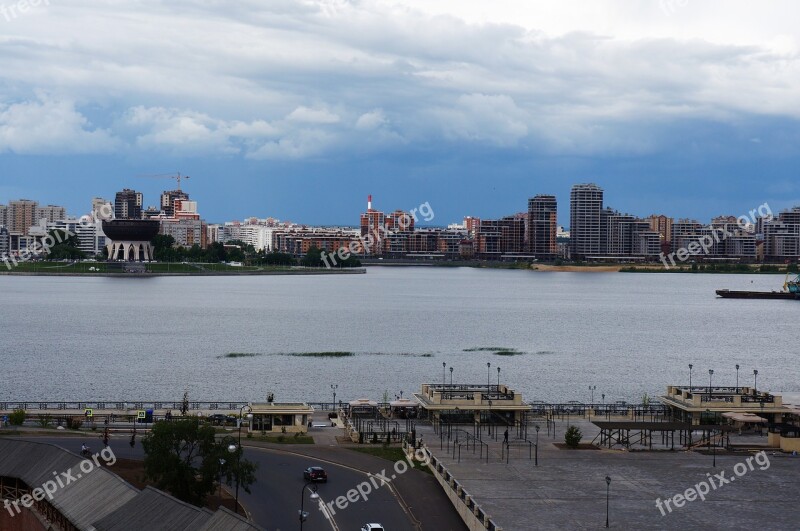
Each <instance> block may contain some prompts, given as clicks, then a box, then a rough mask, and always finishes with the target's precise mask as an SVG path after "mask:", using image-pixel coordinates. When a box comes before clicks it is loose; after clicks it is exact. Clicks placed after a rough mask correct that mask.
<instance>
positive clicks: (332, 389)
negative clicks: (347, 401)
mask: <svg viewBox="0 0 800 531" xmlns="http://www.w3.org/2000/svg"><path fill="white" fill-rule="evenodd" d="M337 389H339V384H331V391H333V410H334V411H336V390H337Z"/></svg>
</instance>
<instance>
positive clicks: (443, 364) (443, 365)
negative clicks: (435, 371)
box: [442, 362, 447, 387]
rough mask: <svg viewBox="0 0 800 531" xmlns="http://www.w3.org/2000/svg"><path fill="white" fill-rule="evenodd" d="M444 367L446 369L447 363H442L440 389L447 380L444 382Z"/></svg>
mask: <svg viewBox="0 0 800 531" xmlns="http://www.w3.org/2000/svg"><path fill="white" fill-rule="evenodd" d="M446 367H447V363H445V362H442V387H444V385H445V384H446V383H447V380H445V378H446V376H445V372H444V370H445V368H446Z"/></svg>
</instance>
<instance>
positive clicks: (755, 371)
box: [753, 369, 758, 394]
mask: <svg viewBox="0 0 800 531" xmlns="http://www.w3.org/2000/svg"><path fill="white" fill-rule="evenodd" d="M753 392H754V394H758V369H753Z"/></svg>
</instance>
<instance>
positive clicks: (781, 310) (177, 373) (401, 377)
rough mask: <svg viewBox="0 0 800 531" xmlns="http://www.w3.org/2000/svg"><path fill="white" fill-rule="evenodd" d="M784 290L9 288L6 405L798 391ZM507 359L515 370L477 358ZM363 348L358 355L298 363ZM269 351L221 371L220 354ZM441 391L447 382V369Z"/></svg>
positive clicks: (455, 273) (734, 282)
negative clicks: (459, 393)
mask: <svg viewBox="0 0 800 531" xmlns="http://www.w3.org/2000/svg"><path fill="white" fill-rule="evenodd" d="M782 282H783V277H782V276H779V275H752V276H750V275H681V274H660V275H656V274H652V275H648V274H602V273H591V274H587V273H541V272H531V271H503V270H477V269H468V268H460V269H449V268H425V267H415V268H388V267H383V268H381V267H377V268H375V267H374V268H370V269H369V272H368V273H367V274H366V275H352V276H349V275H348V276H310V277H306V276H261V277H223V278H213V277H205V278H190V277H184V278H148V279H142V278H132V279H117V278H52V277H0V296H2V305H0V323H2V324H0V326H1V327H2V328H0V330H2V351H0V371H1V372H0V376H1V378H0V399H6V400H19V399H26V400H45V399H49V400H78V399H82V400H95V399H97V400H114V399H119V400H133V399H141V400H148V399H153V400H179V399H180V397H181V396H182V393H183V390H184V389H185V388H188V390H189V395H190V397H191V398H192V399H196V400H218V399H219V400H228V399H235V400H243V399H244V400H263V399H264V398H265V396H266V394H267V393H268V392H274V393H275V396H276V399H277V400H279V401H286V400H297V399H305V400H330V398H331V392H330V385H331V384H332V383H336V384H338V385H339V389H338V396H337V399H346V400H349V399H353V398H358V397H362V396H366V397H370V398H374V399H380V398H382V397H383V394H384V391H386V392H388V393H389V395H390V396H392V397H393V396H394V395H396V394H399V393H400V391H401V390H402V391H404V393H405V394H406V395H407V394H409V393H410V392H412V391H416V390H418V389H419V385H420V383H422V382H425V381H430V380H435V381H441V379H442V362H446V363H447V366H448V368H449V367H450V366H451V365H452V366H453V367H454V368H455V370H454V373H453V375H454V381H469V382H474V383H478V382H485V381H486V380H487V369H486V363H487V361H488V362H491V364H492V367H491V379H492V381H494V382H496V381H497V372H496V367H497V366H498V365H499V366H500V368H501V374H500V377H501V380H502V381H503V382H507V383H509V384H510V385H511V386H512V387H513V388H515V389H517V390H520V391H522V392H523V393H524V396H525V398H526V399H530V400H546V401H557V400H558V401H560V400H564V401H566V400H581V401H587V400H589V391H588V387H589V386H590V385H596V386H597V391H596V392H595V400H596V401H597V402H599V401H600V394H601V393H605V395H606V401H609V400H638V399H639V398H640V397H641V396H642V395H643V394H644V393H649V394H650V395H653V394H656V393H659V394H660V393H662V392H663V390H664V387H665V386H666V385H667V384H668V383H671V382H677V383H686V382H687V381H688V368H687V365H688V364H689V363H693V364H694V367H695V368H694V372H693V382H696V383H701V384H707V382H708V369H709V368H713V369H714V370H715V375H714V383H715V385H722V384H730V385H733V384H734V382H735V369H734V365H735V364H736V363H739V364H740V365H741V367H742V369H741V372H740V381H741V382H742V384H744V383H748V384H749V383H752V370H753V368H757V369H758V370H759V379H758V383H759V388H763V389H770V390H773V391H798V390H800V368H798V364H797V362H796V361H797V345H798V339H799V338H800V329H799V327H798V323H799V322H800V319H799V318H800V303H797V302H794V301H737V300H722V299H717V298H716V297H715V296H714V289H716V288H721V287H728V288H731V289H737V288H738V289H764V290H770V289H779V286H780V285H781V284H782ZM482 347H503V348H509V349H517V350H519V351H520V352H523V353H524V354H522V355H518V356H513V357H508V356H496V355H493V354H492V353H490V352H480V351H474V352H467V351H465V350H466V349H476V348H482ZM334 350H338V351H352V352H354V353H356V356H354V357H350V358H339V359H334V358H305V357H298V356H292V355H290V354H292V353H302V352H316V351H334ZM231 352H246V353H254V354H259V355H258V356H256V357H250V358H236V359H231V358H225V357H223V356H224V355H225V354H227V353H231ZM447 380H448V381H449V380H450V373H449V370H448V372H447Z"/></svg>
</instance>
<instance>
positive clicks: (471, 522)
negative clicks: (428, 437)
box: [408, 447, 503, 531]
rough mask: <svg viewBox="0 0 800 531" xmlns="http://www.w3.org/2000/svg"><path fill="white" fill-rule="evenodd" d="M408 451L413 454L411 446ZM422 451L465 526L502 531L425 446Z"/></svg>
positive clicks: (484, 530)
mask: <svg viewBox="0 0 800 531" xmlns="http://www.w3.org/2000/svg"><path fill="white" fill-rule="evenodd" d="M408 451H409V452H411V453H412V456H413V452H414V450H413V448H409V449H408ZM424 451H425V453H426V454H428V456H429V457H430V461H429V463H428V468H430V469H431V471H432V472H433V475H434V477H435V478H436V481H438V482H439V485H441V487H442V489H443V490H444V492H445V494H446V495H447V497H448V499H449V500H450V503H452V504H453V507H455V509H456V511H457V512H458V514H459V516H461V519H462V520H463V521H464V524H466V526H467V528H468V529H469V530H470V531H486V530H487V529H491V530H493V531H503V528H502V527H498V526H497V524H496V523H495V522H494V521H493V520H491V518H490V516H489V515H487V514H485V512H484V511H483V510H482V509H481V507H480V506H479V505H477V504H476V503H475V502H474V500H473V499H472V496H470V495H469V494H467V492H466V491H465V490H464V489H463V487H461V485H460V484H459V483H458V480H456V479H455V478H454V477H452V475H450V473H449V471H448V470H447V468H445V467H444V465H443V464H441V463H440V462H439V461H438V460H437V459H436V458H435V457H434V456H433V455H432V454H431V452H430V450H428V448H427V447H425V448H424Z"/></svg>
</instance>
